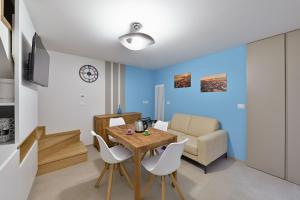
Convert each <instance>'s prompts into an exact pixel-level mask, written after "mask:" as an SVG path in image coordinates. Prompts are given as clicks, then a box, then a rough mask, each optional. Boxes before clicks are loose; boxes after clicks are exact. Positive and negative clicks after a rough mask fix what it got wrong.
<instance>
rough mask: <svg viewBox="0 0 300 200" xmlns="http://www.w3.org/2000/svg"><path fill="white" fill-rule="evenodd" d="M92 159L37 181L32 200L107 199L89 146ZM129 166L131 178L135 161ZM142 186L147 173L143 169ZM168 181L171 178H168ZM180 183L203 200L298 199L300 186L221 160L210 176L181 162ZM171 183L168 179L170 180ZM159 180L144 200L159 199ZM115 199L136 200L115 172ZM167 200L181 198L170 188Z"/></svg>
mask: <svg viewBox="0 0 300 200" xmlns="http://www.w3.org/2000/svg"><path fill="white" fill-rule="evenodd" d="M88 150H89V160H88V161H87V162H85V163H82V164H79V165H76V166H73V167H69V168H66V169H63V170H60V171H56V172H52V173H49V174H46V175H43V176H39V177H37V178H36V180H35V182H34V185H33V187H32V190H31V193H30V196H29V200H91V199H105V194H106V189H107V175H106V176H105V177H104V179H103V182H102V183H101V185H100V187H99V188H95V187H94V184H95V182H96V179H97V177H98V175H99V171H100V169H101V168H102V166H103V161H102V160H101V159H100V157H99V154H98V152H97V151H96V150H95V149H94V148H93V147H92V146H89V147H88ZM126 166H127V168H128V171H129V173H130V175H132V171H133V169H132V167H133V165H132V162H131V160H130V161H127V162H126ZM143 174H144V175H143V178H144V180H143V184H144V183H145V179H146V176H147V175H146V172H145V171H144V170H143ZM167 180H168V179H167ZM178 182H179V185H180V186H181V189H182V191H183V193H184V195H185V198H186V199H197V200H198V199H199V200H200V199H201V200H202V199H203V200H219V199H220V200H254V199H255V200H279V199H280V200H299V199H300V187H299V186H297V185H295V184H292V183H289V182H287V181H284V180H281V179H279V178H276V177H273V176H270V175H268V174H265V173H263V172H260V171H257V170H255V169H251V168H249V167H247V166H246V165H245V164H244V163H242V162H239V161H234V160H232V159H228V160H225V159H220V160H218V161H216V162H215V163H214V164H213V165H212V166H211V167H210V168H209V173H208V174H203V171H202V169H200V168H199V167H197V166H195V165H193V164H191V163H189V162H187V161H184V160H183V161H182V164H181V168H180V169H179V171H178ZM168 183H169V180H168ZM160 195H161V192H160V184H159V180H158V179H157V181H156V182H155V183H154V186H153V188H152V189H151V191H150V192H149V194H148V195H147V196H146V197H145V198H144V199H145V200H148V199H149V200H150V199H153V200H154V199H155V200H157V199H160ZM112 199H116V200H127V199H133V190H132V189H130V187H129V185H128V184H127V182H126V180H125V178H124V177H121V176H120V175H119V173H114V180H113V189H112ZM167 199H172V200H173V199H179V198H178V196H177V194H176V192H175V190H173V188H172V187H170V184H168V186H167Z"/></svg>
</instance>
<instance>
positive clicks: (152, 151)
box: [150, 149, 154, 157]
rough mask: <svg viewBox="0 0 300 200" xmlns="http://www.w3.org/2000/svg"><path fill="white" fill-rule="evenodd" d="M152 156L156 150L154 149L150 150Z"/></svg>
mask: <svg viewBox="0 0 300 200" xmlns="http://www.w3.org/2000/svg"><path fill="white" fill-rule="evenodd" d="M151 156H154V150H153V149H152V150H150V157H151Z"/></svg>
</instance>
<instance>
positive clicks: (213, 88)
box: [200, 73, 227, 92]
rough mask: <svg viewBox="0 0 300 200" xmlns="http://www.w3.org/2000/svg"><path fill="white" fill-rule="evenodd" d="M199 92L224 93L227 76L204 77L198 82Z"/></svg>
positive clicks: (224, 74) (223, 74)
mask: <svg viewBox="0 0 300 200" xmlns="http://www.w3.org/2000/svg"><path fill="white" fill-rule="evenodd" d="M200 82H201V83H200V84H201V92H226V91H227V75H226V73H221V74H214V75H209V76H204V77H202V78H201V80H200Z"/></svg>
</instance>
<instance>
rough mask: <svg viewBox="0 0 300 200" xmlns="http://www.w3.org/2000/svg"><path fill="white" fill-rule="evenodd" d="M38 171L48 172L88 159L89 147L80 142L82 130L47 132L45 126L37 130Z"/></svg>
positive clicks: (40, 172)
mask: <svg viewBox="0 0 300 200" xmlns="http://www.w3.org/2000/svg"><path fill="white" fill-rule="evenodd" d="M36 135H37V138H38V173H37V175H38V176H39V175H42V174H46V173H49V172H52V171H55V170H59V169H62V168H65V167H69V166H71V165H75V164H77V163H81V162H84V161H86V160H87V148H86V147H85V146H84V145H83V144H82V143H81V142H80V130H74V131H68V132H63V133H56V134H50V135H46V134H45V128H44V127H40V128H38V130H37V133H36Z"/></svg>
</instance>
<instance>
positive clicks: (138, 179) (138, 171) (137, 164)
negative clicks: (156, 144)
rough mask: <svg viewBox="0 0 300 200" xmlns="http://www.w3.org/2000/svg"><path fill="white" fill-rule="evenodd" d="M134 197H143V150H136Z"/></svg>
mask: <svg viewBox="0 0 300 200" xmlns="http://www.w3.org/2000/svg"><path fill="white" fill-rule="evenodd" d="M134 178H135V181H134V182H135V183H134V199H135V200H140V199H141V151H140V150H135V151H134Z"/></svg>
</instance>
